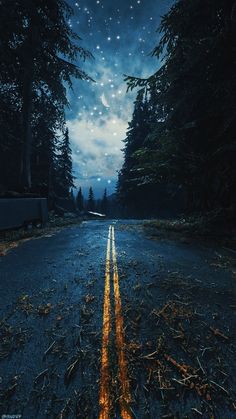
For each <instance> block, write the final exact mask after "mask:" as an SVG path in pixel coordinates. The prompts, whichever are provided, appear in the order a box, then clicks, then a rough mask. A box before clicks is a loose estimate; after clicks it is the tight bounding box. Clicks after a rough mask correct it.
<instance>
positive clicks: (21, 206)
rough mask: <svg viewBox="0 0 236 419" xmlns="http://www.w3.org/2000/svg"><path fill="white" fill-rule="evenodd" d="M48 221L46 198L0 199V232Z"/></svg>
mask: <svg viewBox="0 0 236 419" xmlns="http://www.w3.org/2000/svg"><path fill="white" fill-rule="evenodd" d="M47 220H48V205H47V199H46V198H0V230H8V229H11V228H17V227H21V226H26V225H27V224H30V223H33V224H37V223H40V224H42V225H44V224H45V223H46V222H47Z"/></svg>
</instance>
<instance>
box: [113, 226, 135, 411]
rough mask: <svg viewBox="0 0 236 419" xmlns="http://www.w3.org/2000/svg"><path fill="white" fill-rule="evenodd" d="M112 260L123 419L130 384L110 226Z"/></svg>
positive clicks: (129, 399) (129, 397) (127, 408)
mask: <svg viewBox="0 0 236 419" xmlns="http://www.w3.org/2000/svg"><path fill="white" fill-rule="evenodd" d="M112 261H113V283H114V296H115V324H116V348H117V355H118V377H119V382H120V391H121V394H120V398H119V402H120V410H121V412H120V413H121V417H122V418H123V419H131V418H132V415H131V414H130V408H129V404H130V402H131V395H130V385H129V379H128V373H127V361H126V357H125V339H124V321H123V316H122V305H121V296H120V287H119V275H118V266H117V258H116V246H115V229H114V227H113V226H112Z"/></svg>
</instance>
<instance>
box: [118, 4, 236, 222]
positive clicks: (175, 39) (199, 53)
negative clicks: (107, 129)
mask: <svg viewBox="0 0 236 419" xmlns="http://www.w3.org/2000/svg"><path fill="white" fill-rule="evenodd" d="M159 32H160V42H159V44H158V45H157V46H156V47H155V48H154V50H153V52H152V55H153V56H154V57H156V58H158V59H161V60H162V65H161V67H160V68H159V69H158V70H157V71H156V72H155V73H154V74H153V75H151V76H150V77H148V78H147V79H139V78H136V77H131V76H127V77H126V79H125V80H126V82H127V85H128V89H134V88H138V93H137V97H136V101H135V103H134V111H133V117H132V120H131V122H130V123H129V128H128V131H127V136H126V139H125V146H124V157H125V161H124V165H123V167H122V169H121V171H120V173H119V180H118V187H117V192H118V196H119V199H120V200H121V202H123V205H125V206H126V207H127V208H139V210H140V211H143V212H144V213H150V212H154V213H155V211H156V212H157V211H158V208H159V207H160V206H162V207H163V208H165V206H168V205H170V206H171V207H172V208H176V209H179V210H185V211H187V212H189V213H193V212H201V213H206V212H208V211H214V210H216V209H219V210H220V209H229V210H230V211H231V214H233V213H234V214H235V212H234V211H235V207H236V200H235V198H236V165H235V161H236V142H235V132H236V111H235V110H236V107H235V102H236V78H235V74H236V53H235V52H236V2H235V0H228V1H227V2H226V1H224V0H204V1H203V0H192V1H189V0H179V1H177V2H175V4H174V5H173V6H172V7H171V9H170V10H169V12H168V13H167V14H166V15H165V16H164V17H163V18H162V21H161V25H160V28H159Z"/></svg>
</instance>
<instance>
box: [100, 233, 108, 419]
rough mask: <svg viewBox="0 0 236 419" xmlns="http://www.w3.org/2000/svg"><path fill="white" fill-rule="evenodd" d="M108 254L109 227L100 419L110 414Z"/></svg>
mask: <svg viewBox="0 0 236 419" xmlns="http://www.w3.org/2000/svg"><path fill="white" fill-rule="evenodd" d="M110 253H111V226H110V227H109V232H108V239H107V256H106V273H105V290H104V303H103V335H102V351H101V381H100V395H99V405H100V414H99V418H100V419H109V412H110V407H111V406H110V404H111V400H110V393H109V383H110V374H109V335H110V329H111V317H110V316H111V313H110V306H111V303H110Z"/></svg>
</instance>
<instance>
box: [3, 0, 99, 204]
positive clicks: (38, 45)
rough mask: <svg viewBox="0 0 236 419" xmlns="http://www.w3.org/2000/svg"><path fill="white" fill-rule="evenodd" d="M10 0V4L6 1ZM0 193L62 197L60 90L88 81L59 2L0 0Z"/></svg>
mask: <svg viewBox="0 0 236 419" xmlns="http://www.w3.org/2000/svg"><path fill="white" fill-rule="evenodd" d="M13 3H14V5H13ZM0 8H1V12H0V30H1V44H0V62H1V63H0V66H1V71H0V123H1V130H0V193H1V195H3V194H5V193H6V192H7V191H16V192H19V193H22V192H24V193H25V192H27V193H29V192H30V193H32V192H33V193H37V194H40V195H41V196H46V197H49V198H51V199H52V200H53V197H55V196H60V197H68V196H69V194H70V189H71V187H72V186H73V175H72V159H71V149H70V143H69V133H68V129H67V127H66V123H65V107H67V106H68V105H69V103H68V100H67V95H66V89H67V88H71V87H72V79H73V78H77V79H81V80H91V79H90V78H89V76H88V75H87V74H86V73H85V72H84V71H82V70H81V68H79V67H78V65H77V64H75V62H77V61H78V59H80V60H82V61H84V60H86V59H87V58H91V57H92V55H91V54H90V53H89V52H88V51H86V50H85V49H84V48H82V47H81V46H80V38H79V36H78V35H77V34H76V33H74V32H73V30H72V29H71V27H70V25H69V23H68V21H69V19H70V17H71V15H72V13H73V9H72V8H71V7H70V6H69V5H68V3H67V2H66V1H64V0H34V1H31V0H16V1H14V2H9V0H2V1H1V5H0Z"/></svg>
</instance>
